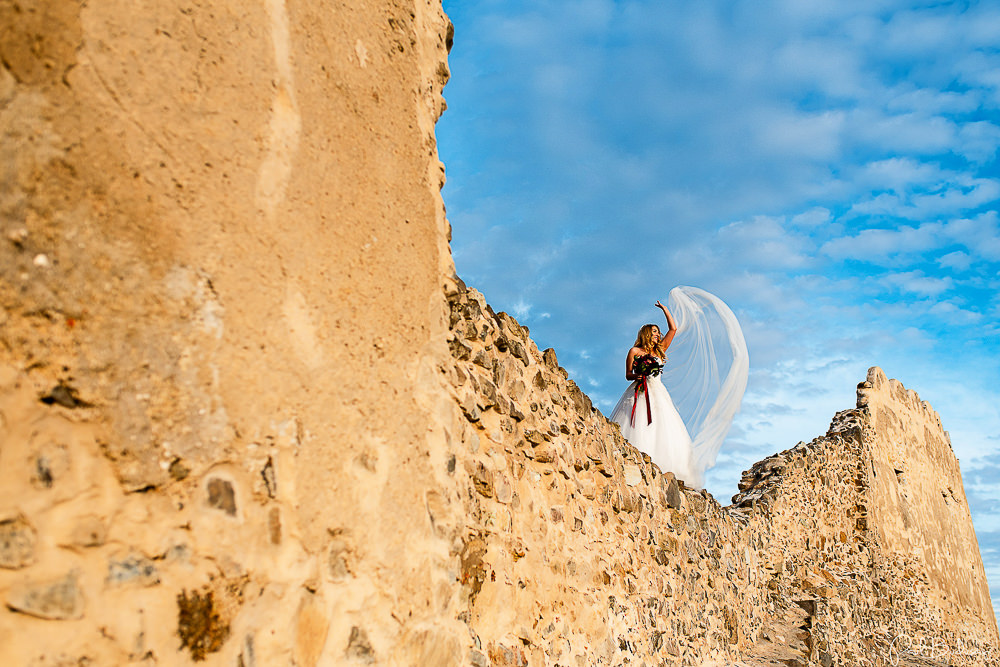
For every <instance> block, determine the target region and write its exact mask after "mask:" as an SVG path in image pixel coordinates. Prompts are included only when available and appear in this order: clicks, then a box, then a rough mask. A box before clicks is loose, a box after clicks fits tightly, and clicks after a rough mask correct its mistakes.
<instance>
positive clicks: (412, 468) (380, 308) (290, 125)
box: [0, 0, 464, 667]
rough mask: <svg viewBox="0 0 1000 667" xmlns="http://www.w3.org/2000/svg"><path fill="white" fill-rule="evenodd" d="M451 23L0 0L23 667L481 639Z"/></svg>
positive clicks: (0, 656)
mask: <svg viewBox="0 0 1000 667" xmlns="http://www.w3.org/2000/svg"><path fill="white" fill-rule="evenodd" d="M449 30H450V26H449V23H448V21H447V19H446V17H445V16H444V14H443V12H442V10H441V6H440V2H439V0H436V1H433V2H428V1H426V0H382V1H378V2H359V1H352V2H348V3H337V4H335V5H331V3H328V2H317V1H315V0H304V1H301V2H294V3H292V2H287V3H286V2H285V1H284V0H268V2H260V3H245V2H238V1H235V0H210V1H209V2H201V3H189V2H184V1H181V0H177V1H173V0H166V1H162V2H138V3H137V2H134V1H132V0H128V1H125V0H95V1H91V2H87V3H78V2H60V1H57V0H17V1H16V2H14V1H12V0H0V136H2V138H0V305H2V308H0V489H3V491H2V493H0V600H2V603H3V604H2V608H0V664H3V665H57V664H58V665H62V664H70V663H71V664H85V663H87V664H99V665H123V664H168V665H174V664H189V663H192V662H193V661H196V660H201V659H204V660H205V661H206V662H210V663H212V664H225V665H236V664H240V665H244V667H248V666H251V665H260V666H263V665H287V664H292V663H293V662H294V663H295V664H298V665H314V664H320V663H322V664H330V663H331V662H333V663H335V662H338V661H340V660H344V659H347V658H350V659H356V660H361V661H365V660H367V659H369V658H370V657H371V656H372V655H377V656H378V657H379V660H381V661H383V662H391V663H393V664H417V663H419V662H420V661H421V660H424V657H426V656H425V655H424V654H425V653H426V654H427V655H430V656H431V658H429V659H427V660H424V662H425V663H426V662H430V663H433V662H434V658H433V656H434V655H436V653H435V652H437V651H444V652H445V653H447V654H449V655H450V654H451V653H450V651H451V652H453V651H452V649H451V646H452V644H455V643H456V642H458V641H459V640H458V639H455V637H458V636H459V635H458V630H457V629H456V628H458V625H459V623H458V622H457V621H455V620H454V614H449V613H444V612H443V610H444V609H446V607H447V604H448V600H450V598H451V596H452V593H451V592H450V591H451V590H452V588H453V587H454V577H453V572H452V570H453V561H454V558H453V557H452V555H451V553H450V545H449V544H447V543H444V542H443V541H441V540H440V539H439V538H437V537H435V536H434V535H433V533H432V532H431V529H430V526H429V521H428V519H427V516H426V511H425V510H423V509H422V507H423V503H424V493H425V490H426V489H428V488H435V487H437V486H440V485H441V484H442V483H443V479H445V477H444V473H443V471H441V472H439V469H441V466H438V465H436V464H433V462H432V455H433V456H434V457H435V459H434V460H435V461H436V460H437V459H441V460H442V461H443V459H444V455H443V454H442V453H441V452H443V450H444V447H445V442H444V439H443V435H442V432H441V430H440V428H438V427H437V426H436V424H438V422H440V421H441V419H442V418H441V417H440V415H439V413H440V412H444V413H447V412H448V409H449V406H448V405H447V403H446V402H445V399H444V397H445V396H446V394H445V391H444V389H443V388H441V387H439V386H438V385H437V384H435V383H436V382H437V376H436V375H435V373H434V372H433V369H434V367H435V365H436V364H440V363H444V361H445V360H447V358H448V349H447V345H446V342H445V340H446V331H447V319H446V314H447V304H446V301H445V299H444V296H443V286H442V285H443V281H444V280H446V279H447V278H449V277H450V276H451V275H452V274H453V272H454V269H453V265H452V262H451V257H450V254H449V250H448V229H447V223H446V221H445V217H444V208H443V204H442V201H441V197H440V187H441V185H442V183H443V180H444V175H443V168H442V166H441V164H440V162H439V161H438V158H437V153H436V148H435V139H434V123H435V121H436V119H437V117H438V116H439V115H440V113H441V111H442V110H443V105H444V101H443V98H442V97H441V89H442V87H443V85H444V83H445V81H446V80H447V78H448V67H447V60H446V57H447V49H448V47H449V46H450V32H449ZM425 524H427V525H426V529H423V528H422V527H423V526H424V525H425ZM395 619H398V620H395ZM442 637H443V638H442ZM463 641H464V640H463ZM449 642H450V643H449ZM455 650H457V649H455ZM376 651H377V652H376ZM345 656H346V657H345ZM441 664H444V662H443V661H441Z"/></svg>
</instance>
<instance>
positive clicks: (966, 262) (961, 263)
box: [937, 250, 972, 271]
mask: <svg viewBox="0 0 1000 667" xmlns="http://www.w3.org/2000/svg"><path fill="white" fill-rule="evenodd" d="M937 263H938V264H939V265H940V266H941V267H942V268H945V269H955V270H956V271H966V270H968V268H969V267H970V266H971V265H972V259H971V258H970V257H969V254H968V253H966V252H962V251H961V250H956V251H954V252H949V253H948V254H947V255H942V256H941V257H939V258H938V260H937Z"/></svg>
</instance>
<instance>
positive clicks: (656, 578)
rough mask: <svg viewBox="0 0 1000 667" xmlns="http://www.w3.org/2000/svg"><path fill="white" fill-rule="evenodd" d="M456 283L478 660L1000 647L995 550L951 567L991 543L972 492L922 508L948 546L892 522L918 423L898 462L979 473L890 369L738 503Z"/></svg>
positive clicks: (987, 660) (819, 656)
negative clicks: (896, 475)
mask: <svg viewBox="0 0 1000 667" xmlns="http://www.w3.org/2000/svg"><path fill="white" fill-rule="evenodd" d="M449 299H450V301H451V306H452V317H451V324H452V339H451V343H450V345H451V350H452V353H453V355H454V357H455V359H456V361H457V365H456V367H455V369H454V371H453V375H452V377H451V384H452V385H453V386H455V387H456V391H455V393H454V400H455V401H456V402H457V403H458V404H460V405H461V406H462V410H463V413H464V419H465V421H466V422H467V424H466V425H464V427H463V425H462V424H461V422H459V423H456V424H455V425H454V427H453V429H452V432H453V433H460V434H461V438H460V439H461V440H462V442H464V443H465V445H466V450H465V451H463V450H461V449H459V450H457V451H456V452H455V456H456V463H455V469H456V475H457V481H458V483H459V492H458V494H457V496H454V495H453V496H452V501H453V502H460V503H461V506H462V509H461V511H460V512H459V513H458V515H457V517H458V520H459V521H460V522H463V523H462V524H461V525H460V526H459V528H458V529H457V533H456V534H457V535H458V536H459V537H460V538H461V539H463V549H462V554H461V559H462V560H461V566H462V573H461V578H462V581H463V582H465V583H466V585H467V586H469V590H468V597H469V607H468V610H467V612H465V613H463V614H462V616H461V618H463V620H465V621H466V622H467V624H468V625H469V628H470V631H471V633H472V635H473V637H474V640H475V646H476V648H475V649H474V650H473V652H472V654H471V657H470V661H472V662H473V664H483V665H486V664H502V665H508V664H509V665H517V664H532V665H534V664H574V662H575V663H577V664H609V665H617V664H628V663H630V662H637V663H638V664H685V665H688V664H691V665H695V664H703V663H704V664H731V662H732V661H747V664H755V665H756V664H793V663H782V662H778V663H774V662H766V660H784V661H787V660H792V661H798V664H818V665H827V666H828V665H890V664H926V663H918V662H913V663H907V662H905V661H906V660H907V659H912V660H915V661H917V660H919V659H921V658H924V659H930V658H937V659H940V658H942V657H947V659H950V660H951V661H952V662H951V664H956V665H984V664H1000V663H998V661H997V658H998V656H997V648H998V642H997V628H996V623H995V620H994V616H993V613H992V606H991V605H990V603H989V597H988V587H987V584H986V579H985V575H984V570H983V565H982V560H981V558H980V557H979V551H978V547H976V548H975V550H974V552H972V553H967V558H968V566H969V568H970V569H971V570H972V574H971V575H970V576H969V577H967V578H964V579H962V578H958V577H955V578H954V579H951V580H947V579H943V578H941V577H940V576H938V574H937V573H938V572H940V571H941V570H942V569H947V568H946V567H942V562H941V561H939V560H937V559H936V552H935V551H934V550H935V549H938V550H940V549H944V548H948V547H947V540H958V539H964V540H966V542H965V544H968V540H973V541H974V540H975V534H974V532H973V529H972V522H971V518H970V516H969V510H968V506H967V504H966V503H965V499H964V493H960V492H959V491H956V492H955V495H954V496H951V495H949V496H948V499H947V502H946V501H945V499H944V498H942V499H941V502H940V503H939V504H938V505H931V504H930V501H933V500H934V499H933V498H931V499H929V500H928V506H926V507H925V506H921V510H920V511H921V512H922V513H923V514H921V515H920V516H927V515H930V514H931V513H933V516H935V517H936V519H937V520H938V523H933V524H932V523H928V522H921V523H919V524H918V523H916V521H917V520H916V519H914V520H913V521H911V528H912V529H913V530H918V529H919V530H920V531H922V532H921V533H920V534H921V535H923V536H924V540H925V542H924V544H926V545H927V550H926V551H925V552H924V553H926V554H931V555H932V556H931V557H927V556H925V555H924V554H923V553H922V554H920V555H919V556H918V555H911V556H910V557H908V558H902V557H901V556H900V554H899V553H898V543H897V542H894V541H893V540H892V539H887V538H886V530H885V529H884V528H883V527H882V525H881V523H880V522H881V521H886V522H890V523H891V521H893V520H896V519H893V517H892V512H893V511H894V506H892V505H886V504H884V491H883V490H882V489H881V488H880V487H879V485H878V478H877V476H876V475H875V474H874V473H873V472H872V471H873V470H875V469H878V467H880V466H882V465H885V459H884V456H885V449H886V447H887V446H888V445H890V444H891V443H895V442H899V441H900V439H901V438H902V439H904V440H906V441H907V442H910V441H911V440H912V441H913V447H904V448H897V451H896V454H897V458H896V459H894V461H893V463H892V464H893V465H903V466H905V467H906V469H907V470H908V471H910V474H911V475H913V476H914V477H916V476H920V477H921V479H927V480H931V479H934V480H935V484H937V485H938V487H941V485H945V486H944V487H943V488H947V485H951V488H952V490H953V491H954V490H955V489H960V488H961V487H960V486H956V485H955V484H954V480H953V478H952V476H951V475H952V474H953V473H954V472H957V470H958V464H957V461H956V460H955V458H954V455H953V454H952V453H951V447H950V444H949V441H948V437H947V434H945V432H944V431H943V430H942V429H941V425H940V419H939V418H938V416H937V414H936V413H934V412H933V410H931V409H930V407H929V406H927V405H926V404H923V403H921V402H920V401H919V399H918V398H917V397H916V394H915V393H913V392H907V391H905V390H903V389H902V388H901V386H900V385H899V383H898V382H896V381H894V380H893V381H889V380H886V378H885V375H884V374H883V373H882V371H881V370H880V369H878V368H873V369H871V371H870V372H869V375H868V378H867V380H866V381H865V382H863V383H862V384H860V385H859V389H858V408H856V409H853V410H846V411H844V412H841V413H839V414H838V415H837V416H836V417H835V418H834V420H833V423H832V425H831V427H830V430H829V431H828V433H827V434H826V435H825V436H823V437H820V438H816V439H815V440H813V441H812V442H809V443H800V444H799V445H797V446H795V447H793V448H792V449H789V450H787V451H784V452H781V453H779V454H775V455H774V456H772V457H769V458H768V459H765V460H764V461H761V462H760V463H758V464H755V465H754V466H753V468H751V470H749V471H747V472H746V473H744V478H743V480H742V482H741V483H740V493H739V494H738V495H737V496H735V497H734V498H733V503H732V504H731V505H730V506H727V507H721V506H720V505H719V504H718V503H717V502H716V501H715V499H714V498H712V497H711V496H710V495H708V494H707V493H705V492H697V491H694V490H692V489H688V488H686V487H685V486H684V485H683V483H680V482H678V480H676V479H674V476H673V475H672V474H670V473H666V474H661V473H660V471H659V470H658V469H657V468H656V467H655V466H653V465H652V464H651V463H650V461H649V458H648V457H647V456H645V455H643V454H641V453H640V452H638V451H637V450H635V449H634V448H632V447H631V446H630V445H629V444H628V443H627V442H626V441H625V440H624V439H623V438H622V437H621V435H620V433H619V431H618V428H617V426H615V425H613V424H611V423H609V422H608V421H607V420H606V419H605V418H604V417H603V416H602V415H601V414H600V413H599V412H597V411H595V410H594V409H593V408H592V406H591V405H590V402H589V400H588V399H587V397H586V396H585V395H584V394H583V393H582V392H580V390H579V388H578V387H577V386H576V385H575V383H574V382H573V381H572V380H570V379H568V377H567V374H566V371H565V370H564V369H562V368H560V367H559V366H558V363H557V360H556V355H555V352H554V351H553V350H545V351H544V352H539V351H538V350H537V348H536V347H535V346H534V344H533V343H532V342H531V339H530V338H529V336H528V332H527V330H526V329H525V328H524V327H521V326H519V325H518V324H517V322H516V321H515V320H514V319H513V318H512V317H510V316H509V315H507V314H506V313H493V311H492V309H490V308H489V306H488V305H487V304H486V302H485V300H484V299H483V297H482V295H480V294H479V293H478V292H476V291H475V290H463V289H459V290H457V291H456V292H454V293H452V294H451V295H450V297H449ZM887 419H888V420H892V421H893V422H894V423H900V424H905V425H906V426H905V427H904V428H901V429H900V430H897V431H895V432H890V433H886V432H882V431H880V430H879V427H878V423H879V421H880V420H881V421H885V420H887ZM918 445H919V446H918ZM928 461H932V463H930V464H929V463H928ZM938 462H940V463H941V464H942V465H940V466H939V465H938ZM449 466H450V464H449ZM449 469H450V468H449ZM463 471H464V473H465V476H466V477H467V479H464V480H463V475H462V472H463ZM935 488H937V487H935ZM936 493H937V494H938V497H941V492H940V491H936ZM915 512H916V510H914V514H915ZM897 519H898V517H897ZM463 520H464V521H463ZM449 527H451V524H449ZM973 545H974V542H973ZM944 565H947V563H945V564H944ZM961 565H964V563H962V564H960V566H961ZM961 592H964V593H966V595H967V597H966V598H964V599H969V600H972V602H971V603H965V602H962V598H959V594H960V593H961ZM970 592H974V593H975V595H974V596H973V595H969V593H970ZM955 598H959V599H958V600H955ZM580 600H584V601H585V602H586V604H583V605H581V604H580V603H579V601H580ZM945 600H951V601H950V602H948V603H945V602H944V601H945ZM984 604H985V606H983V605H984ZM755 660H764V661H765V662H753V661H755ZM901 661H902V662H901ZM943 664H947V661H946V662H945V663H943Z"/></svg>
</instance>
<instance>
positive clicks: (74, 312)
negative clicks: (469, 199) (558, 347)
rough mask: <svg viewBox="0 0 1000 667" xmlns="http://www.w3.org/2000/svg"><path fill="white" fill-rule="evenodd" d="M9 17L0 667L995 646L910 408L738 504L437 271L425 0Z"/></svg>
mask: <svg viewBox="0 0 1000 667" xmlns="http://www.w3.org/2000/svg"><path fill="white" fill-rule="evenodd" d="M0 8H2V9H0V63H2V67H0V132H2V136H3V139H2V142H0V154H2V161H0V170H2V174H3V178H2V181H0V188H2V190H0V224H2V232H3V237H2V238H0V299H2V301H0V303H2V306H3V309H2V310H0V438H2V439H0V488H2V489H3V490H4V491H3V493H2V494H0V599H2V600H3V602H4V607H3V609H0V662H2V663H3V664H11V665H21V664H24V665H60V664H70V663H72V664H82V663H86V662H88V661H89V662H90V663H91V664H147V665H152V664H170V665H173V664H192V663H194V662H201V661H204V662H205V663H208V664H220V665H243V666H244V667H249V666H251V665H272V664H291V663H294V664H297V665H320V664H323V665H325V664H385V665H396V664H400V665H409V664H440V665H449V664H451V665H468V664H473V665H480V666H481V665H496V666H500V665H523V664H531V665H591V664H616V665H617V664H700V663H701V662H702V661H705V660H719V661H724V660H730V659H733V660H735V659H745V660H748V661H750V660H755V659H756V660H765V659H769V658H774V659H778V658H779V657H781V659H789V658H788V656H789V655H793V657H792V658H790V659H795V660H798V661H800V662H802V663H810V664H844V665H848V664H886V663H885V660H886V658H887V654H886V653H885V651H886V650H887V646H888V644H889V643H891V642H892V640H893V638H894V636H895V635H894V634H893V633H897V634H898V633H904V632H905V633H910V634H913V636H915V637H920V638H929V639H932V640H934V641H936V642H939V643H942V644H943V645H946V646H948V647H949V649H950V650H952V651H953V653H955V655H956V656H957V657H956V662H957V664H985V662H984V661H986V660H988V659H990V654H989V651H990V650H995V648H996V645H997V639H996V626H995V623H994V621H993V616H992V611H991V607H990V606H989V598H988V596H987V594H986V593H985V578H984V577H983V576H982V564H981V561H979V560H977V559H976V555H977V554H978V549H975V550H974V553H973V549H972V546H974V545H975V543H974V540H975V536H974V534H973V533H972V532H971V522H970V521H969V519H968V508H967V506H966V505H965V499H964V493H963V491H962V488H961V481H960V477H957V474H958V473H957V471H958V469H957V463H955V462H954V457H953V455H952V454H951V452H950V448H947V447H946V444H947V439H946V436H944V438H943V439H942V434H943V431H941V430H940V424H939V422H937V423H936V424H937V425H936V429H937V430H935V427H934V424H935V422H933V421H931V422H930V423H931V426H930V427H929V430H928V431H927V433H930V434H931V435H930V436H926V435H925V436H924V437H923V438H921V437H920V436H919V435H914V434H917V433H918V431H915V430H914V429H915V428H916V426H915V425H918V424H923V423H925V422H927V421H928V420H927V418H926V414H930V413H929V412H928V411H927V410H929V409H927V410H925V409H924V408H923V407H920V408H919V409H917V407H914V406H915V405H917V406H918V405H919V404H915V403H914V401H915V400H916V399H915V398H913V399H912V400H910V399H911V398H912V397H910V395H909V394H905V395H904V394H900V393H899V391H901V390H897V389H895V385H892V384H891V383H886V382H884V378H881V380H880V376H879V375H878V374H877V373H876V374H874V375H873V376H870V378H869V384H870V385H871V386H870V387H868V388H867V389H866V390H864V391H862V392H861V394H860V398H862V399H865V400H867V401H869V403H870V405H872V406H877V409H875V410H872V408H871V407H868V404H865V405H864V406H862V407H861V408H859V409H858V410H857V411H849V412H848V413H844V414H842V415H840V416H839V417H838V419H837V420H836V421H835V425H834V428H833V429H832V430H831V433H830V434H828V435H827V436H826V437H824V438H819V439H817V440H815V441H813V442H812V443H809V444H808V445H800V446H798V447H796V448H793V449H791V450H789V451H787V452H783V453H781V454H778V455H775V456H774V457H771V458H770V459H768V460H766V461H764V462H761V463H760V464H758V465H757V466H755V467H754V468H753V469H752V470H751V471H748V473H747V475H746V477H745V479H744V482H743V484H742V485H741V488H742V491H741V494H740V496H738V497H737V499H736V502H735V503H734V505H732V506H730V507H726V508H723V507H721V506H720V505H719V504H718V503H717V502H716V501H715V500H714V499H713V498H711V497H710V496H708V495H707V494H704V493H699V492H695V491H693V490H690V489H687V488H685V487H684V486H683V484H681V483H679V482H678V481H677V480H675V479H673V477H672V476H671V475H669V474H661V473H660V472H659V471H658V470H657V469H656V468H655V467H654V466H652V465H651V464H650V462H649V460H648V459H647V458H646V457H643V456H642V455H640V454H639V453H638V452H636V451H635V450H634V449H633V448H631V447H630V446H628V445H627V443H625V442H624V441H623V440H622V438H621V436H620V434H619V433H618V432H617V428H616V427H614V426H613V425H611V424H609V423H608V422H607V421H606V420H605V419H604V418H603V417H602V416H601V415H600V414H599V413H598V412H597V411H595V410H594V409H593V407H592V406H591V404H590V401H589V399H588V398H587V397H586V395H584V394H583V393H582V392H581V391H580V390H579V389H578V388H577V387H576V386H575V384H573V383H572V381H571V380H569V379H568V378H567V377H566V373H565V371H564V370H562V369H561V368H559V366H558V363H557V360H556V357H555V353H554V352H552V351H550V350H547V351H545V352H544V353H542V352H539V351H538V350H537V348H536V347H535V346H534V344H533V343H532V342H531V340H530V338H529V337H528V334H527V330H526V329H524V328H523V327H521V326H519V325H518V324H517V322H515V321H514V320H513V318H511V317H509V316H507V315H505V314H503V313H499V314H494V313H493V312H492V311H491V309H490V308H489V307H488V306H487V305H486V303H485V300H484V299H483V298H482V296H481V295H479V294H478V293H476V292H475V291H474V290H467V289H466V288H465V287H464V286H463V285H461V283H460V282H456V281H455V280H454V278H453V265H452V263H451V258H450V254H449V251H448V247H447V241H448V231H447V222H446V221H445V219H444V210H443V206H442V204H441V199H440V194H439V189H440V187H441V184H442V183H443V171H442V168H441V165H440V163H439V162H438V160H437V155H436V150H435V144H434V135H433V124H434V121H435V120H436V118H437V117H438V115H440V113H441V111H442V109H443V100H442V98H441V96H440V92H441V87H442V86H443V84H444V82H445V81H446V79H447V77H448V68H447V63H446V52H447V49H448V48H449V46H450V40H451V34H450V32H451V31H450V25H449V24H448V22H447V19H446V18H445V17H444V15H443V13H442V12H441V8H440V4H439V2H427V1H426V0H410V1H404V0H385V1H382V2H352V3H346V4H344V5H341V6H338V7H336V8H331V7H330V6H329V4H328V3H317V2H308V1H307V2H301V3H295V4H286V3H285V2H283V1H282V0H270V1H269V2H268V3H265V4H263V5H259V6H257V5H254V6H248V5H246V4H245V3H235V2H231V1H229V2H227V1H225V0H215V1H213V2H211V3H207V4H205V3H202V4H200V5H189V4H185V3H182V2H178V3H172V2H168V3H149V4H141V5H136V4H135V3H124V2H116V1H113V0H101V1H99V2H90V3H87V4H86V5H77V4H75V3H59V2H54V1H44V0H28V1H21V2H18V3H13V2H10V1H9V0H0ZM894 392H895V393H894ZM901 396H905V398H906V400H902V399H901ZM904 408H905V409H904ZM914 415H916V416H914ZM920 415H925V417H920ZM918 417H920V419H923V421H920V419H917V418H918ZM915 420H916V421H915ZM885 423H891V428H892V429H896V430H892V431H891V433H892V435H891V436H890V435H888V432H884V431H880V430H879V429H880V428H882V425H884V424H885ZM911 435H912V438H911ZM913 438H915V440H913V442H911V440H912V439H913ZM901 443H906V447H899V446H897V445H900V444H901ZM914 443H917V444H920V445H921V446H923V447H925V450H920V451H921V452H925V453H920V454H919V455H914V454H913V450H912V448H911V445H912V444H914ZM892 447H895V449H889V448H892ZM890 452H891V455H890ZM892 457H895V458H892ZM887 461H888V462H889V463H886V462H887ZM931 462H940V463H941V464H942V467H941V468H940V469H941V470H948V471H949V472H948V475H950V477H948V479H947V480H944V481H945V482H947V483H945V484H944V485H943V486H942V480H941V479H939V478H938V477H935V475H938V474H939V473H936V472H934V470H933V469H932V468H931V467H930V463H931ZM883 465H888V466H890V467H891V470H893V471H894V470H896V469H899V470H902V471H903V478H904V479H905V486H900V487H899V488H896V487H892V486H891V485H890V486H886V485H885V484H884V483H883V481H884V480H889V481H895V482H897V483H899V484H900V485H903V484H904V482H903V481H901V480H900V478H899V476H897V475H896V474H895V473H894V472H893V473H892V474H891V475H884V474H882V472H883V470H882V469H881V468H880V467H879V466H883ZM873 469H874V472H870V471H871V470H873ZM887 470H888V468H887ZM894 478H895V479H894ZM941 489H949V490H950V492H949V495H947V497H942V499H941V501H938V500H937V497H936V496H934V493H939V492H940V491H941ZM893 494H895V495H893ZM932 501H933V502H932ZM970 540H971V541H970ZM914 546H915V547H917V550H916V551H914V550H913V547H914ZM962 549H965V551H964V552H961V550H962ZM949 552H950V553H951V554H953V555H954V554H959V553H962V557H967V558H968V559H969V562H968V563H964V564H967V565H968V566H969V567H970V571H971V572H972V574H971V575H969V577H968V578H962V577H957V578H949V574H948V571H947V570H946V569H944V568H940V567H936V566H935V565H934V563H935V561H934V560H933V559H934V558H935V557H936V556H937V555H939V554H948V553H949ZM977 567H978V569H977ZM946 596H947V597H946ZM959 638H961V639H962V641H963V642H964V643H961V645H960V642H959V641H958V639H959ZM974 652H975V653H974ZM969 655H975V658H970V657H969ZM880 660H881V661H882V662H879V661H880ZM748 664H749V663H748ZM753 664H772V663H768V662H759V663H753Z"/></svg>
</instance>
